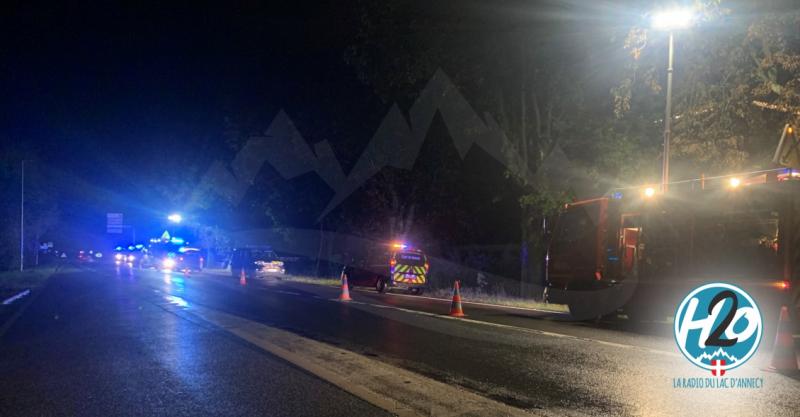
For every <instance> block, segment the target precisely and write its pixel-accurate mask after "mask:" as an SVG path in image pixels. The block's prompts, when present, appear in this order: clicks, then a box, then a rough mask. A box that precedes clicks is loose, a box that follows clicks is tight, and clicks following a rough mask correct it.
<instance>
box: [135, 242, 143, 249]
mask: <svg viewBox="0 0 800 417" xmlns="http://www.w3.org/2000/svg"><path fill="white" fill-rule="evenodd" d="M135 247H136V249H141V248H143V247H144V245H142V244H141V243H139V244H137V245H136V246H135Z"/></svg>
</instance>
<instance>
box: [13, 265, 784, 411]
mask: <svg viewBox="0 0 800 417" xmlns="http://www.w3.org/2000/svg"><path fill="white" fill-rule="evenodd" d="M51 293H52V294H51ZM50 294H51V295H50ZM351 295H352V296H353V299H354V302H351V303H349V304H344V303H341V302H338V301H336V300H335V298H336V297H337V296H338V289H336V288H332V287H324V286H317V285H307V284H298V283H291V282H277V281H261V280H250V281H248V282H246V283H245V285H241V284H240V282H239V281H238V280H236V279H232V278H230V277H225V276H214V275H209V274H198V275H192V276H188V277H187V276H183V275H181V274H174V273H173V274H163V273H158V272H155V271H138V270H135V271H128V270H121V271H114V270H104V269H100V270H98V271H96V272H91V271H86V272H84V273H82V274H75V275H71V276H63V277H58V279H57V280H55V281H54V283H53V284H52V285H51V286H50V287H49V288H48V289H47V292H46V293H45V294H43V295H42V297H40V299H37V301H36V303H35V305H34V306H32V307H31V309H30V311H29V312H26V314H25V315H24V316H23V317H22V318H21V319H20V320H19V321H18V322H17V323H15V324H14V326H13V327H12V329H11V331H10V332H9V333H8V334H6V335H5V336H4V338H3V341H2V346H0V354H2V358H3V359H2V367H0V371H1V372H2V375H0V390H1V391H2V393H3V400H2V401H1V402H0V415H14V412H17V413H19V411H18V410H29V411H32V412H34V413H41V414H56V413H55V411H56V410H59V411H65V412H64V413H65V414H83V415H88V414H98V413H100V414H125V413H126V412H127V413H128V414H131V415H134V414H152V413H156V412H161V413H166V414H172V415H180V414H187V415H204V414H227V415H236V414H240V415H247V414H263V415H287V414H296V415H300V414H306V415H322V414H329V415H337V413H339V412H344V413H345V414H342V415H375V414H380V411H379V410H377V409H374V408H371V407H370V406H369V405H368V404H365V403H363V402H359V401H358V400H357V399H355V398H353V397H351V396H348V395H347V394H345V393H342V392H341V391H337V390H336V389H335V388H334V387H332V386H329V385H326V384H325V383H324V382H322V381H319V380H316V379H315V378H314V377H313V376H310V375H308V374H306V373H304V372H303V371H301V370H297V369H295V368H293V367H291V366H290V365H287V364H285V363H282V362H281V361H280V360H277V359H275V358H274V357H271V356H270V355H268V354H266V353H264V352H262V351H259V350H258V349H257V348H255V347H253V346H250V345H248V344H247V343H244V342H242V341H241V340H237V339H236V338H234V337H232V336H230V335H227V334H225V333H224V332H222V331H220V330H218V329H215V328H213V326H209V325H207V324H204V323H202V322H201V323H195V322H191V321H186V320H183V319H181V318H179V317H177V316H175V315H172V314H170V313H168V312H167V311H166V310H165V309H164V308H162V307H161V305H162V304H165V303H166V304H171V305H178V306H180V305H181V304H186V305H192V304H196V305H200V306H203V307H204V308H209V309H215V310H218V311H221V312H225V313H228V314H232V315H235V316H238V317H242V318H245V319H249V320H253V321H257V322H259V323H263V324H266V325H270V326H274V327H277V328H281V329H285V330H289V331H291V332H294V333H296V334H299V335H301V336H305V337H308V338H312V339H315V340H318V341H322V342H325V343H328V344H330V345H334V346H337V347H340V348H344V349H347V350H350V351H353V352H356V353H360V354H363V355H365V356H367V357H370V358H375V359H378V360H381V361H384V362H386V363H388V364H392V365H394V366H398V367H402V368H405V369H407V370H411V371H414V372H416V373H419V374H422V375H425V376H428V377H431V378H434V379H436V380H439V381H443V382H446V383H449V384H454V385H457V386H460V387H464V388H466V389H468V390H470V391H472V392H475V393H478V394H480V395H483V396H486V397H489V398H492V399H494V400H497V401H500V402H503V403H506V404H509V405H512V406H515V407H519V408H522V409H527V410H529V411H531V412H533V413H536V414H552V415H648V416H649V415H689V414H692V415H696V414H711V415H719V414H727V415H796V413H797V410H800V382H798V380H797V379H795V378H790V377H787V376H783V375H779V374H774V373H768V372H765V371H763V370H762V368H763V367H765V366H766V364H767V363H768V360H769V354H770V352H769V349H768V347H769V346H766V345H769V342H768V341H765V342H763V344H762V348H761V349H759V352H758V353H757V354H756V356H755V357H754V358H753V359H751V360H750V361H749V362H748V363H747V364H745V365H743V366H742V367H740V368H738V369H736V370H735V371H733V372H730V373H729V375H727V376H729V377H736V378H742V377H752V378H758V379H760V380H761V381H763V387H762V388H758V389H756V388H749V389H745V388H735V389H722V388H717V389H706V388H704V389H687V388H674V387H673V381H674V378H688V377H701V378H710V377H711V375H710V374H708V372H707V371H703V370H700V369H698V368H695V367H694V366H692V365H691V364H690V363H689V362H688V361H686V360H685V359H684V358H683V357H681V355H680V354H679V353H678V351H677V348H676V347H675V344H674V341H673V340H672V339H671V333H670V331H669V326H668V325H653V326H652V328H648V329H643V330H642V331H630V329H626V328H625V326H618V325H606V324H600V325H588V324H583V323H570V322H564V317H563V315H559V314H555V313H549V312H543V311H527V310H519V309H504V308H492V307H486V306H476V305H469V304H467V305H465V310H466V313H467V314H468V317H467V320H457V319H450V318H445V317H443V316H442V315H443V314H444V313H446V312H447V310H448V308H449V305H448V303H447V302H446V301H445V302H443V301H440V300H432V299H427V298H419V297H417V298H414V297H409V296H404V295H381V294H376V293H374V292H369V291H353V292H352V294H351ZM56 316H58V318H56ZM64 387H67V388H64ZM62 391H64V392H62ZM17 393H19V394H17ZM331 404H333V405H331ZM336 404H342V407H341V408H342V409H341V410H339V408H338V407H337V406H336ZM315 410H316V412H315ZM347 410H350V412H349V413H347ZM9 412H11V414H9ZM23 414H30V413H23Z"/></svg>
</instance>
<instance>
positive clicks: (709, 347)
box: [674, 282, 763, 376]
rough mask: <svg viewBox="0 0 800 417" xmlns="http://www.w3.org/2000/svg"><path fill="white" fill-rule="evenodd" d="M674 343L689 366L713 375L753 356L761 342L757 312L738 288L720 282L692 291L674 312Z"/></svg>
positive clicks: (761, 324)
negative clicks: (707, 371) (695, 366)
mask: <svg viewBox="0 0 800 417" xmlns="http://www.w3.org/2000/svg"><path fill="white" fill-rule="evenodd" d="M674 331H675V341H676V342H677V343H678V347H679V348H680V350H681V353H683V355H684V356H686V359H689V361H690V362H692V363H693V364H695V365H697V366H699V367H701V368H703V369H707V370H710V371H711V372H712V374H713V375H715V376H722V375H724V374H725V371H727V370H730V369H733V368H736V367H738V366H740V365H742V364H744V363H745V362H747V360H748V359H750V357H752V356H753V354H754V353H755V351H756V349H758V344H759V343H760V342H761V334H762V332H763V323H762V320H761V312H760V311H759V310H758V306H757V305H756V303H755V301H753V298H752V297H750V295H749V294H747V293H746V292H745V291H744V290H742V289H741V288H739V287H737V286H735V285H731V284H726V283H722V282H715V283H711V284H706V285H703V286H701V287H698V288H695V289H694V290H692V292H690V293H689V295H687V296H686V298H684V299H683V301H682V302H681V304H680V306H679V307H678V310H677V311H676V313H675V329H674Z"/></svg>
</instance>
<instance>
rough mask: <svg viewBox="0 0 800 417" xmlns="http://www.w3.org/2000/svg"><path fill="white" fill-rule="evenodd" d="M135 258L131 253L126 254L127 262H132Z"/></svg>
mask: <svg viewBox="0 0 800 417" xmlns="http://www.w3.org/2000/svg"><path fill="white" fill-rule="evenodd" d="M135 260H136V257H135V256H133V255H128V262H133V261H135Z"/></svg>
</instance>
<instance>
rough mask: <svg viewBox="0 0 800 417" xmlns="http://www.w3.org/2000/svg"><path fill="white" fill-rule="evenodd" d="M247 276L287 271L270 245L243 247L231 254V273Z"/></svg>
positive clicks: (272, 274) (235, 275) (279, 273)
mask: <svg viewBox="0 0 800 417" xmlns="http://www.w3.org/2000/svg"><path fill="white" fill-rule="evenodd" d="M242 272H244V274H245V277H247V278H256V277H266V276H280V275H283V274H285V273H286V269H285V268H284V265H283V261H282V260H280V259H279V258H278V255H277V254H276V253H275V252H274V251H273V250H272V249H270V248H268V247H242V248H236V249H234V250H233V254H232V255H231V275H232V276H234V277H237V278H238V277H240V276H241V274H242Z"/></svg>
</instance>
